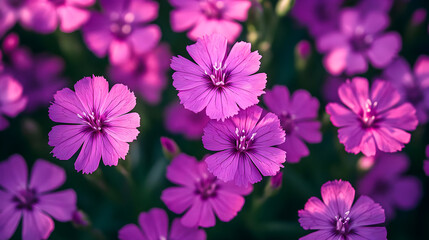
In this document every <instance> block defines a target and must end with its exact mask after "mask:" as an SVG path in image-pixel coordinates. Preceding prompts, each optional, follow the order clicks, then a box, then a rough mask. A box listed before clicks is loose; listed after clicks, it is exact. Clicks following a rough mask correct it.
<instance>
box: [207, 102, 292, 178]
mask: <svg viewBox="0 0 429 240" xmlns="http://www.w3.org/2000/svg"><path fill="white" fill-rule="evenodd" d="M262 111H263V110H262V108H260V107H258V106H253V107H250V108H248V109H246V110H242V111H240V112H239V113H238V115H236V116H234V117H232V118H229V119H227V120H226V121H225V122H221V121H216V120H210V121H209V123H208V124H207V127H205V128H204V135H203V139H202V140H203V144H204V147H205V148H206V149H208V150H210V151H217V153H215V154H213V155H210V156H209V157H207V158H206V162H207V165H208V170H209V171H210V172H211V173H213V175H215V176H216V177H218V178H219V179H220V180H223V181H225V182H228V181H235V184H237V185H239V186H246V185H248V184H249V183H250V184H253V183H256V182H259V181H261V179H262V176H274V175H276V174H277V172H278V171H279V170H280V168H282V167H283V165H282V164H283V163H284V162H285V161H286V152H285V151H284V150H282V149H280V148H277V147H274V146H276V145H280V144H282V143H284V141H285V135H286V134H285V131H284V130H283V129H282V127H281V125H280V120H279V118H278V117H277V116H276V115H275V114H274V113H263V112H262ZM261 175H262V176H261Z"/></svg>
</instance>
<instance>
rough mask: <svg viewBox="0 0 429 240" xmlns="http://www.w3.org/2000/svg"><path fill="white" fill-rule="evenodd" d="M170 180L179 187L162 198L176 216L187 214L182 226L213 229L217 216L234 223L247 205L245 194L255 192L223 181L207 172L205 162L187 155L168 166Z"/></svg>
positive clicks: (182, 220)
mask: <svg viewBox="0 0 429 240" xmlns="http://www.w3.org/2000/svg"><path fill="white" fill-rule="evenodd" d="M167 178H168V180H170V181H171V182H173V183H175V184H177V185H179V186H175V187H170V188H167V189H165V190H164V191H163V192H162V195H161V199H162V201H163V202H164V203H165V205H167V207H168V209H170V210H171V211H173V212H174V213H177V214H181V213H183V212H186V213H185V214H184V215H183V217H182V219H181V223H182V224H183V225H184V226H188V227H196V226H201V227H213V226H214V225H215V223H216V219H215V215H216V216H217V217H218V218H219V219H220V220H221V221H223V222H229V221H231V220H232V219H233V218H234V217H235V216H236V215H237V213H238V212H239V211H240V210H241V208H242V207H243V205H244V197H243V195H247V194H249V193H250V192H251V191H252V190H253V188H252V186H248V187H238V186H236V185H235V184H234V183H233V182H228V183H225V182H223V181H220V180H219V179H217V178H216V177H215V176H213V175H212V174H211V173H209V172H208V171H207V164H206V163H205V162H204V161H200V162H198V161H197V159H195V158H194V157H191V156H188V155H186V154H183V153H182V154H180V155H179V156H177V157H176V158H174V159H173V161H172V162H171V164H170V165H169V166H168V167H167Z"/></svg>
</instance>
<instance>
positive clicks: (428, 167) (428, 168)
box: [423, 145, 429, 176]
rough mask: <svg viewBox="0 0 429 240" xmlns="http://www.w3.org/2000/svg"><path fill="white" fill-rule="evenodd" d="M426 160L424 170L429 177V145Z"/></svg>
mask: <svg viewBox="0 0 429 240" xmlns="http://www.w3.org/2000/svg"><path fill="white" fill-rule="evenodd" d="M426 158H427V159H426V160H425V161H424V163H423V164H424V166H423V170H424V171H425V173H426V175H427V176H429V145H427V146H426Z"/></svg>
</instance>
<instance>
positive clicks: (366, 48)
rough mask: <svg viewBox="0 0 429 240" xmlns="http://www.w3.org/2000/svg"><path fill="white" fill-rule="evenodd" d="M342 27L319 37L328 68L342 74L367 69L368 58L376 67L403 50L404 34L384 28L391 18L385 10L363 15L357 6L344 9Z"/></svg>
mask: <svg viewBox="0 0 429 240" xmlns="http://www.w3.org/2000/svg"><path fill="white" fill-rule="evenodd" d="M340 25H341V26H340V29H339V30H338V31H333V32H331V33H327V34H325V35H323V36H322V37H320V38H319V39H318V40H317V47H318V49H319V51H321V52H324V53H327V55H326V56H325V58H324V61H323V64H324V66H325V68H326V70H327V71H328V72H329V73H331V74H333V75H339V74H341V73H343V72H345V73H346V74H348V75H354V74H358V73H364V72H366V71H367V70H368V63H367V62H368V61H369V62H371V64H372V65H373V66H374V67H376V68H384V67H386V66H387V65H388V64H389V63H390V62H391V61H392V60H393V59H394V58H395V57H396V56H397V54H398V52H399V50H401V37H400V36H399V34H398V33H396V32H387V33H385V32H383V31H384V30H385V29H386V27H387V26H388V25H389V18H388V17H387V15H386V14H385V13H383V12H377V11H371V12H369V13H367V14H366V15H364V16H363V15H362V14H361V13H360V12H359V11H357V10H354V9H347V10H343V11H342V13H341V16H340Z"/></svg>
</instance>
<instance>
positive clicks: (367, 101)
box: [326, 77, 418, 156]
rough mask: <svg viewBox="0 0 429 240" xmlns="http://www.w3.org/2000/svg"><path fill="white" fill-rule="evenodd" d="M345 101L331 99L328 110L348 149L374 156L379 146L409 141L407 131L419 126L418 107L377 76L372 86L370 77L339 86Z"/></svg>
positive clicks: (389, 149) (397, 148) (396, 148)
mask: <svg viewBox="0 0 429 240" xmlns="http://www.w3.org/2000/svg"><path fill="white" fill-rule="evenodd" d="M338 94H339V96H340V99H341V101H342V103H343V104H344V105H345V106H344V105H342V104H340V103H329V104H328V105H327V106H326V112H327V113H328V114H329V115H331V122H332V124H334V126H336V127H339V129H338V138H339V139H340V142H341V143H342V144H344V146H345V148H346V151H347V152H351V153H354V154H358V153H359V152H362V153H363V154H365V155H366V156H374V155H375V153H376V150H377V149H378V150H380V151H383V152H397V151H400V150H401V149H402V148H403V147H404V145H405V144H407V143H408V142H409V141H410V138H411V134H410V133H408V132H406V131H413V130H414V129H416V127H417V124H418V120H417V117H416V114H415V113H416V110H415V109H414V107H413V106H412V105H411V104H410V103H401V95H400V94H399V92H398V91H397V90H396V89H395V88H394V87H393V86H392V85H391V84H390V83H389V82H386V81H383V80H376V81H375V82H374V83H373V84H372V87H371V89H369V86H368V80H367V79H365V78H361V77H355V78H353V79H352V81H349V80H347V82H346V83H344V84H342V85H341V87H340V88H339V89H338Z"/></svg>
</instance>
